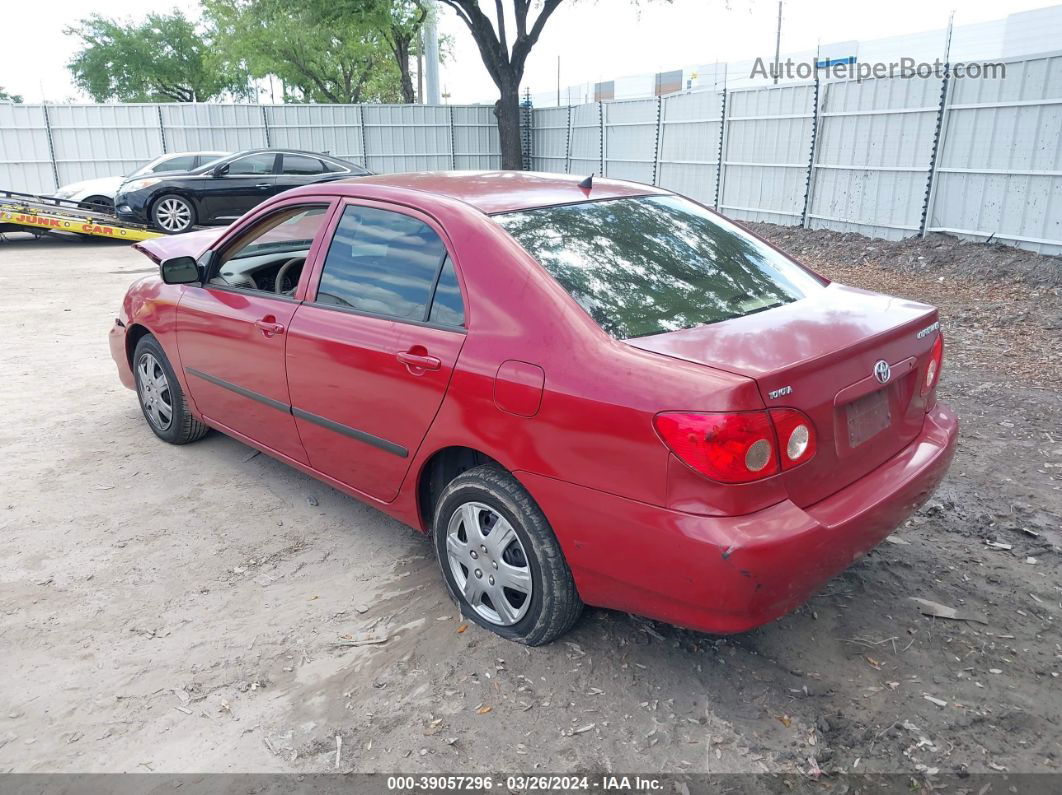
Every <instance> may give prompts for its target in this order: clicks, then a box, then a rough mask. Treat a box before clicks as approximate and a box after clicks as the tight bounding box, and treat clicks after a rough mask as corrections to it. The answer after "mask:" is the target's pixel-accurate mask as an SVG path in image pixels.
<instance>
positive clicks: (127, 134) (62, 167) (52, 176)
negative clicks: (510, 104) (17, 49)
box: [0, 103, 567, 193]
mask: <svg viewBox="0 0 1062 795" xmlns="http://www.w3.org/2000/svg"><path fill="white" fill-rule="evenodd" d="M563 111H564V113H565V114H567V109H566V108H565V109H563ZM265 146H275V147H291V148H293V149H306V150H309V151H313V152H327V153H329V154H333V155H335V156H337V157H343V158H347V159H349V160H353V161H356V162H359V163H364V164H365V165H366V166H367V167H368V168H369V169H371V170H372V171H377V172H397V171H419V170H425V169H428V170H439V169H455V168H457V169H489V168H498V166H499V165H500V162H501V155H500V147H499V145H498V130H497V125H496V122H495V119H494V112H493V109H492V108H491V107H489V106H484V105H470V106H463V105H443V106H425V105H222V104H205V103H203V104H198V103H197V104H192V103H186V104H162V105H12V104H6V103H4V104H0V188H6V189H9V190H17V191H22V192H25V193H50V192H51V191H53V190H55V189H56V188H57V187H58V186H60V185H65V184H68V183H70V182H78V181H80V180H83V179H91V178H93V177H106V176H114V175H118V174H127V173H129V172H130V171H132V170H133V169H134V168H136V167H137V166H139V165H142V164H144V163H146V162H147V161H149V160H152V159H153V158H155V157H157V156H158V155H160V154H163V153H164V152H182V151H193V150H218V151H229V152H236V151H239V150H241V149H251V148H256V147H265ZM561 166H562V170H563V166H564V164H563V163H562V164H561Z"/></svg>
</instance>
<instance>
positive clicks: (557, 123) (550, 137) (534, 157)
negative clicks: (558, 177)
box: [531, 106, 572, 173]
mask: <svg viewBox="0 0 1062 795" xmlns="http://www.w3.org/2000/svg"><path fill="white" fill-rule="evenodd" d="M534 113H535V123H534V125H533V126H532V128H531V153H532V154H531V166H532V168H534V169H535V171H559V172H562V173H563V172H565V171H567V170H568V136H569V134H570V133H571V116H572V109H571V108H570V107H568V106H564V107H560V108H545V109H543V110H536V111H535V112H534Z"/></svg>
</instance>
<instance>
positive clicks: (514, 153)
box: [439, 0, 562, 169]
mask: <svg viewBox="0 0 1062 795" xmlns="http://www.w3.org/2000/svg"><path fill="white" fill-rule="evenodd" d="M439 2H441V3H444V4H445V5H447V6H449V7H450V8H452V9H453V10H454V11H455V12H457V16H459V17H460V18H461V21H462V22H464V23H465V25H466V26H467V27H468V29H469V31H471V33H472V38H473V39H475V42H476V46H477V47H478V48H479V55H480V57H481V58H482V59H483V65H484V66H486V67H487V72H488V73H489V74H490V76H491V79H492V80H493V81H494V85H496V86H497V87H498V92H499V97H498V101H497V102H495V103H494V115H495V116H497V117H498V138H499V139H500V142H501V161H502V168H510V169H519V168H521V166H522V165H523V151H522V149H521V146H520V81H521V80H522V79H523V77H524V65H525V64H526V63H527V56H528V55H529V54H530V53H531V48H532V47H534V46H535V43H536V42H537V41H538V37H539V36H541V35H542V29H543V28H545V26H546V22H548V21H549V18H550V16H552V14H553V12H554V11H556V10H557V7H558V6H559V5H560V4H561V2H562V0H543V2H542V8H541V9H540V10H539V12H538V16H537V17H536V18H535V19H533V20H531V21H530V23H531V24H530V27H529V26H528V22H529V20H528V16H529V12H530V10H531V0H509V2H510V3H511V4H512V11H513V17H514V19H515V20H516V38H514V39H513V43H512V47H511V48H510V47H509V42H508V38H507V36H506V31H505V0H494V8H495V15H496V17H497V30H495V27H494V24H493V23H492V22H491V21H490V17H488V16H487V15H486V14H485V13H484V12H483V9H481V8H480V5H479V0H439Z"/></svg>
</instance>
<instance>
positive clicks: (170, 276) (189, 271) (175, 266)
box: [159, 257, 200, 284]
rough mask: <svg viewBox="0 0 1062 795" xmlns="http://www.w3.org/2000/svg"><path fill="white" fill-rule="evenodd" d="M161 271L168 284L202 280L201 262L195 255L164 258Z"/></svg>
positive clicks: (163, 279) (190, 282)
mask: <svg viewBox="0 0 1062 795" xmlns="http://www.w3.org/2000/svg"><path fill="white" fill-rule="evenodd" d="M159 272H160V273H161V274H162V281H164V282H166V284H192V283H194V282H198V281H199V280H200V275H199V263H198V262H196V261H195V257H173V258H172V259H167V260H163V261H162V264H161V265H160V266H159Z"/></svg>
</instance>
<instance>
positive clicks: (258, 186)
mask: <svg viewBox="0 0 1062 795" xmlns="http://www.w3.org/2000/svg"><path fill="white" fill-rule="evenodd" d="M255 187H256V188H268V187H269V183H268V182H259V183H258V184H257V185H255Z"/></svg>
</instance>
